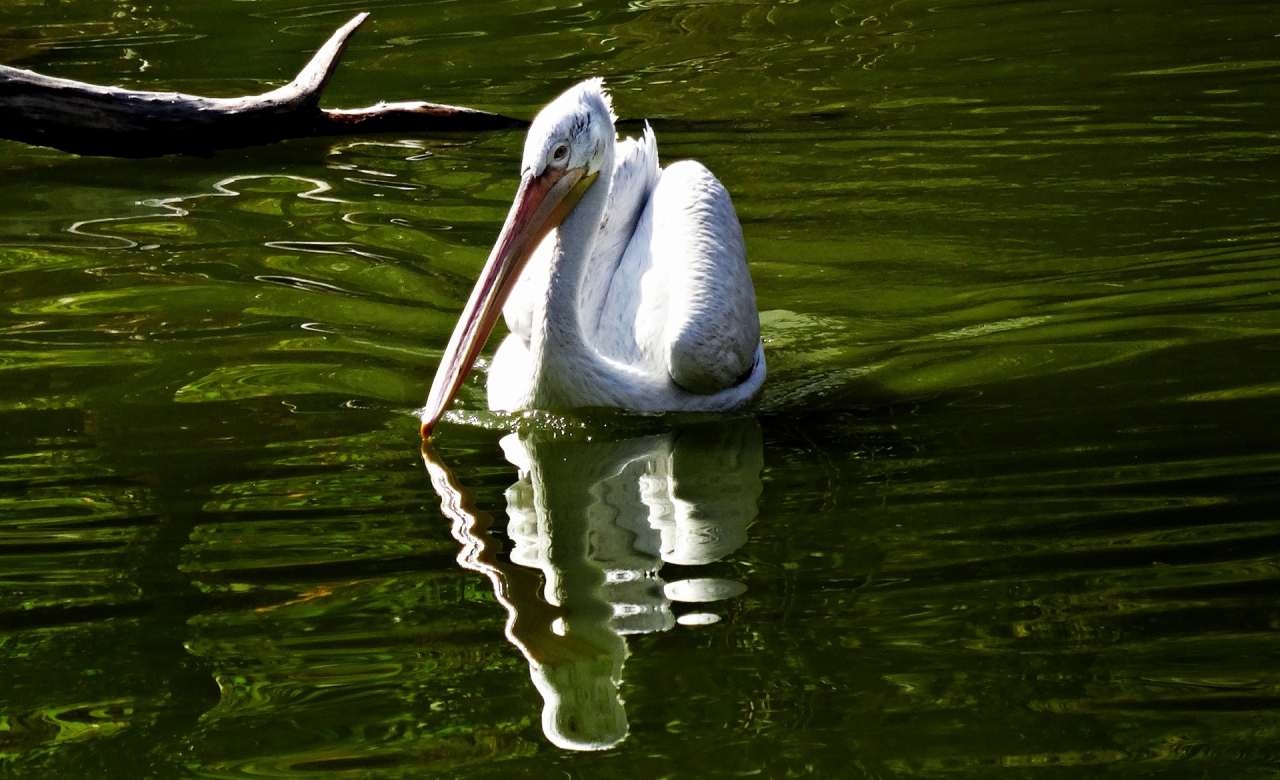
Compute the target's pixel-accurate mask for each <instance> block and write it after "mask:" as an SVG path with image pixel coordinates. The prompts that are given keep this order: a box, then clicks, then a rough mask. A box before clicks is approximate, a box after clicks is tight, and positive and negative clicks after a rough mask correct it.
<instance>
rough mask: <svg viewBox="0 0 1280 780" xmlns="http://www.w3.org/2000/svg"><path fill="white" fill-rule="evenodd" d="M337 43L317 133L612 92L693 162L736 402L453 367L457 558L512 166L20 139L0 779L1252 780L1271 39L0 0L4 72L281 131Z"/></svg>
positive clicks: (1279, 651) (1270, 473) (982, 17)
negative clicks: (604, 402)
mask: <svg viewBox="0 0 1280 780" xmlns="http://www.w3.org/2000/svg"><path fill="white" fill-rule="evenodd" d="M360 10H369V11H372V12H373V17H372V18H371V20H370V22H369V23H368V24H367V25H366V27H365V29H363V30H362V31H361V32H359V33H358V34H357V36H356V38H355V39H354V40H353V43H352V45H351V48H350V50H349V52H348V54H347V55H346V57H345V59H344V62H343V64H342V66H341V67H340V68H339V70H338V73H337V75H336V76H335V78H334V80H333V82H332V84H331V87H330V89H329V91H328V93H327V97H326V101H325V102H326V104H327V105H331V106H343V107H350V106H357V105H364V104H368V103H373V102H376V101H378V100H382V99H428V100H435V101H439V102H447V103H459V104H464V105H471V106H475V107H478V108H485V109H490V110H495V111H500V112H503V113H507V114H511V115H516V116H525V117H528V116H531V115H532V114H533V113H534V112H536V110H537V108H538V107H539V106H541V105H542V104H543V103H545V102H546V101H547V100H549V99H550V98H552V97H553V96H554V95H556V94H557V93H558V92H559V91H560V90H561V89H563V88H564V87H566V86H568V85H569V84H571V83H573V82H574V81H576V80H578V79H580V78H582V77H585V76H588V75H603V76H605V77H606V79H607V80H608V83H609V84H610V85H611V87H612V89H613V91H614V94H615V106H616V108H617V110H618V113H619V114H620V116H621V117H622V118H623V119H624V120H627V121H624V122H623V124H622V130H623V132H626V133H636V132H637V131H638V128H639V127H640V126H641V125H640V120H642V119H644V118H649V119H650V120H652V122H653V124H654V127H655V129H656V132H657V136H658V141H659V149H660V151H661V153H662V155H663V158H664V159H665V160H675V159H679V158H681V157H696V158H697V159H699V160H701V161H703V162H704V163H705V164H706V165H707V166H708V167H710V168H711V169H712V170H713V171H714V172H716V174H717V175H718V176H719V177H720V178H721V179H722V180H723V181H724V183H725V184H726V186H727V187H728V189H729V191H730V192H731V193H732V195H733V198H734V202H735V204H736V206H737V209H738V212H739V215H740V217H741V219H742V223H743V229H744V232H745V234H746V238H747V245H748V254H749V257H750V261H751V269H752V274H753V277H754V279H755V284H756V291H757V294H758V298H759V304H760V309H761V311H762V322H763V331H764V336H765V339H766V342H767V343H766V350H767V353H768V360H769V366H770V378H769V379H768V381H767V383H766V386H765V390H764V393H763V396H762V398H761V399H760V401H759V403H758V405H757V406H756V407H755V408H753V409H752V410H750V411H751V414H750V415H748V416H745V417H735V418H725V419H717V418H711V419H706V418H693V419H689V418H657V419H636V418H628V417H626V416H623V415H617V414H608V413H599V412H584V413H581V414H574V415H568V416H551V415H543V416H538V417H535V418H534V419H531V420H525V421H518V420H512V419H510V418H499V417H493V416H492V415H488V414H487V413H484V412H483V409H484V403H483V394H482V389H481V388H482V380H481V378H477V379H475V380H473V381H472V382H471V383H469V385H468V386H467V388H466V389H465V390H464V393H463V395H462V397H461V403H460V407H459V408H460V411H459V412H458V413H456V414H455V415H454V416H453V417H451V418H450V419H451V420H452V422H450V423H445V424H442V426H441V428H440V430H439V434H438V436H437V440H436V448H437V451H438V454H439V457H440V458H441V460H442V462H443V463H444V464H445V465H446V467H447V468H448V469H449V470H450V471H451V472H452V478H453V479H454V480H455V482H456V485H458V486H461V487H462V488H465V489H466V490H470V491H474V494H475V507H474V508H472V509H467V510H466V511H462V510H455V512H454V515H453V516H447V515H446V514H445V513H443V512H442V511H441V499H440V497H439V496H438V495H437V493H436V491H435V489H433V486H432V482H431V477H430V475H429V474H428V471H427V469H426V468H424V464H423V461H422V458H421V456H420V453H419V451H418V447H419V444H418V437H417V420H416V417H415V416H414V410H415V408H416V407H418V406H420V405H421V404H422V402H423V400H424V398H425V394H426V390H427V387H428V385H429V383H430V380H431V377H432V374H433V372H434V370H435V365H436V362H437V360H438V358H439V354H440V350H441V348H442V347H443V345H444V342H445V340H446V338H447V336H448V333H449V331H450V330H451V328H452V326H453V322H454V319H455V317H456V315H457V312H458V310H459V309H460V308H461V306H462V303H463V301H464V300H465V297H466V295H467V293H468V291H469V289H470V285H471V282H472V281H473V280H474V278H475V275H476V273H477V272H478V270H479V267H480V265H481V263H482V262H483V260H484V257H485V255H486V254H487V251H488V248H489V246H490V244H491V242H492V241H493V239H494V237H495V235H496V233H497V230H498V227H499V225H500V223H501V220H502V218H503V216H504V215H505V212H506V208H507V205H508V203H509V198H510V197H511V195H512V194H513V192H514V190H515V185H516V173H517V159H518V155H519V150H520V147H521V143H522V137H521V135H520V134H519V133H518V132H500V133H491V134H484V135H477V136H435V137H414V138H406V137H399V136H380V137H366V138H349V139H344V138H336V139H321V140H303V141H294V142H289V143H285V144H281V145H277V146H273V147H266V148H255V149H248V150H241V151H229V152H220V153H218V154H216V155H213V156H211V157H208V158H165V159H157V160H140V161H139V160H111V159H93V158H76V157H73V156H70V155H66V154H63V153H59V152H54V151H50V150H41V149H35V148H30V147H25V146H22V145H19V144H16V143H11V142H0V776H3V777H13V778H52V777H85V778H286V777H287V778H316V779H318V780H320V779H323V780H328V779H329V778H334V779H337V778H343V779H344V780H345V779H347V778H361V779H363V778H423V777H441V778H491V777H492V778H497V777H503V778H507V777H527V778H559V777H568V778H574V779H575V780H576V779H579V778H581V779H582V780H588V779H590V778H615V777H616V778H654V779H655V780H656V779H657V778H690V779H694V778H708V777H716V778H719V777H744V776H746V777H749V776H758V777H766V778H786V777H815V778H822V777H833V778H844V777H849V778H861V777H870V778H896V777H905V776H921V777H945V778H949V777H956V778H969V777H982V778H987V777H993V778H995V777H998V778H1073V779H1074V778H1080V777H1107V778H1116V777H1122V778H1130V777H1132V778H1137V777H1154V776H1159V777H1178V778H1227V777H1230V778H1261V777H1276V776H1277V775H1280V710H1278V707H1280V607H1278V606H1277V598H1276V597H1277V594H1280V525H1278V524H1277V515H1278V510H1280V437H1278V433H1280V411H1278V410H1277V403H1278V401H1280V212H1278V211H1277V207H1278V206H1280V188H1278V186H1277V180H1278V179H1280V122H1278V120H1277V109H1278V108H1280V8H1277V7H1276V6H1273V5H1269V4H1265V3H1245V2H1214V3H1180V4H1176V3H1167V2H1164V3H1158V2H1154V0H1135V2H1129V3H1123V4H1097V3H1089V2H1085V3H1066V2H1053V1H1042V2H996V1H995V0H966V1H957V0H929V1H928V2H895V3H891V2H881V1H879V0H873V1H872V2H870V3H869V4H856V3H839V4H832V3H831V2H830V0H827V1H826V2H807V1H804V0H801V1H800V2H791V3H783V2H779V3H776V4H768V3H747V2H742V3H730V2H713V3H710V2H709V3H676V2H666V1H664V0H648V1H646V0H636V1H635V2H632V3H630V4H628V5H625V6H624V5H623V4H621V3H607V2H599V0H586V2H575V3H568V2H558V0H547V1H546V2H542V3H528V2H502V3H497V2H495V3H449V2H443V3H424V4H416V3H394V2H388V3H346V2H339V3H328V4H312V5H308V4H303V3H298V2H288V1H287V0H264V1H263V2H253V3H247V2H241V3H212V2H203V3H183V4H173V5H150V4H132V3H120V2H87V1H85V0H72V1H71V2H58V3H54V2H38V1H37V0H29V1H21V0H18V1H15V0H0V62H2V63H4V64H8V65H14V66H18V67H26V68H32V69H36V70H39V71H41V72H44V73H48V74H51V75H57V76H66V77H72V78H80V79H85V80H91V81H97V82H110V83H118V84H123V85H127V86H133V87H137V88H148V89H177V90H182V91H187V92H197V93H205V94H220V95H228V94H237V93H244V92H249V91H258V90H260V89H265V88H267V87H269V86H274V85H278V84H280V83H282V82H284V81H286V80H288V79H289V78H290V77H291V76H292V74H293V72H294V71H295V70H296V69H297V68H298V67H299V66H300V65H301V64H302V62H304V61H305V59H306V58H307V56H309V54H310V52H311V51H312V50H313V49H314V48H315V47H316V46H317V45H318V44H319V43H320V42H321V41H322V40H323V39H324V38H325V37H326V36H327V35H328V34H329V32H331V31H332V30H333V29H335V28H336V27H337V26H339V25H340V24H341V23H342V22H344V21H346V19H348V18H350V16H351V15H353V14H354V13H355V12H357V11H360ZM513 431H514V432H515V435H514V436H511V434H512V433H513ZM508 436H510V438H506V439H505V440H504V437H508ZM500 442H502V443H500ZM504 447H505V448H506V451H507V453H508V454H510V455H511V457H512V459H513V460H515V461H516V462H521V461H522V459H523V466H524V473H523V474H522V473H521V472H520V470H518V469H517V466H516V465H513V464H512V462H509V460H508V458H507V457H506V456H504ZM446 495H448V492H447V491H446ZM463 498H465V496H463ZM463 506H464V508H465V507H466V506H467V504H466V503H465V501H464V504H463ZM468 518H471V519H470V520H468ZM490 518H491V522H492V525H491V527H489V528H488V529H487V530H483V529H484V527H485V525H486V523H488V522H490ZM455 523H456V524H457V525H456V527H455ZM468 523H470V525H468ZM455 531H456V533H457V536H456V537H455ZM460 540H461V541H460ZM463 543H465V544H466V545H467V547H465V548H464V546H463ZM481 549H483V550H487V551H488V552H487V553H485V555H487V556H488V557H487V558H486V559H485V560H486V561H487V563H483V564H482V563H477V560H479V559H478V558H471V559H469V558H468V557H467V553H466V550H471V551H472V553H474V552H475V550H481ZM460 551H461V552H464V555H463V561H464V563H465V564H467V565H460V564H459V563H458V560H457V558H458V556H459V553H460ZM513 551H514V552H513ZM468 566H469V567H470V568H468ZM485 566H489V567H490V568H489V569H487V570H486V569H485V568H484V567H485ZM486 572H487V573H488V575H490V576H486ZM494 580H497V581H498V582H499V583H500V591H501V592H502V594H503V598H502V599H499V598H496V597H495V593H494V585H493V581H494ZM744 588H745V590H744ZM544 591H545V592H547V593H549V594H550V597H551V600H552V601H556V602H558V604H559V606H557V607H552V606H548V604H547V603H546V602H545V601H543V600H542V598H543V595H542V594H543V593H544ZM677 597H678V598H677ZM713 597H715V598H713ZM693 598H713V600H710V601H698V600H691V599H693ZM509 610H515V611H516V612H518V613H519V614H520V616H521V620H522V621H523V622H522V623H520V625H519V628H518V629H517V630H515V631H514V632H513V633H514V635H515V638H516V639H517V640H518V641H517V642H515V643H512V642H511V641H508V638H507V637H506V636H504V624H505V623H506V622H507V620H508V616H509ZM711 616H714V618H713V617H711ZM715 618H718V622H714V623H708V621H711V620H713V619H715ZM677 620H679V621H681V622H677ZM686 623H693V624H695V625H686ZM698 623H702V624H701V625H697V624H698ZM620 631H624V632H629V633H622V634H620V633H619V632H620ZM522 642H523V645H522V644H521V643H522ZM531 659H532V660H531ZM535 678H538V680H539V682H538V683H536V684H535ZM557 696H559V697H560V701H561V707H560V710H559V712H560V715H561V716H562V722H560V723H558V724H557V723H555V722H553V723H551V724H550V725H549V726H544V723H543V716H542V713H543V709H544V706H546V705H547V702H548V701H553V700H555V698H556V697H557ZM575 729H576V731H575ZM557 730H559V731H557ZM568 732H573V733H576V734H578V735H579V736H580V737H582V738H584V739H586V738H590V739H595V740H596V741H597V742H600V743H601V744H613V745H614V746H613V747H612V748H611V749H608V750H604V751H600V752H577V751H573V750H566V749H563V748H561V747H557V746H556V745H555V744H553V741H552V740H551V739H550V738H549V735H551V736H554V735H555V734H557V733H560V734H563V733H568ZM619 740H620V741H619ZM562 741H563V740H562ZM615 743H616V744H615Z"/></svg>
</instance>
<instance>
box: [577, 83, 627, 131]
mask: <svg viewBox="0 0 1280 780" xmlns="http://www.w3.org/2000/svg"><path fill="white" fill-rule="evenodd" d="M578 87H579V88H581V89H582V90H583V92H585V93H587V94H589V95H595V96H598V97H599V98H600V101H601V102H602V103H604V107H605V109H607V110H608V112H609V118H610V119H612V120H613V121H614V122H617V121H618V115H617V114H615V113H613V95H610V94H609V90H608V89H606V88H605V86H604V78H603V77H601V76H596V77H594V78H589V79H587V80H586V81H584V82H582V83H581V84H579V85H578Z"/></svg>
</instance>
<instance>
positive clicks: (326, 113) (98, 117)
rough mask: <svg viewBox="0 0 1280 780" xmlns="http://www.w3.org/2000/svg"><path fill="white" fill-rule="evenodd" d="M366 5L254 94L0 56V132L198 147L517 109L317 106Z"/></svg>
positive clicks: (441, 121) (116, 147) (485, 121)
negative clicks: (150, 88)
mask: <svg viewBox="0 0 1280 780" xmlns="http://www.w3.org/2000/svg"><path fill="white" fill-rule="evenodd" d="M368 17H369V14H367V13H362V14H358V15H356V16H355V18H353V19H352V20H351V21H349V22H347V23H346V24H345V25H343V26H342V27H341V28H339V29H338V30H337V32H335V33H334V34H333V35H332V36H330V38H329V40H328V41H327V42H325V44H324V46H321V47H320V50H319V51H317V52H316V54H315V56H314V57H312V58H311V61H310V62H308V63H307V64H306V66H305V67H304V68H303V69H302V70H301V71H300V72H299V73H298V75H297V77H296V78H295V79H294V80H293V81H291V82H289V83H288V84H286V85H285V86H283V87H280V88H278V89H273V90H271V91H270V92H265V93H263V94H261V95H247V96H245V97H236V98H210V97H202V96H200V95H185V94H182V93H180V92H145V91H140V90H132V89H122V88H120V87H102V86H98V85H95V84H87V83H85V82H82V81H73V80H71V79H61V78H54V77H51V76H44V75H41V74H39V73H35V72H33V71H29V70H21V69H18V68H10V67H7V66H4V65H0V138H9V139H12V140H15V141H22V142H23V143H28V144H32V145H35V146H50V147H53V148H55V149H62V150H63V151H67V152H74V153H76V154H86V155H106V156H111V157H158V156H160V155H165V154H207V153H209V152H212V151H214V150H216V149H232V148H238V147H243V146H256V145H259V144H268V143H274V142H276V141H281V140H284V139H286V138H305V137H312V136H326V135H347V134H357V133H381V132H416V131H448V130H498V129H506V128H518V127H524V126H525V125H526V124H527V123H526V122H523V121H521V120H518V119H512V118H510V117H505V116H501V115H499V114H490V113H488V112H485V111H476V110H474V109H470V108H462V107H459V106H446V105H440V104H437V103H422V102H409V103H378V104H377V105H374V106H369V107H367V108H357V109H346V110H343V109H322V108H320V105H319V104H320V94H321V92H323V91H324V88H325V85H326V84H328V82H329V77H330V76H332V75H333V71H334V69H336V68H337V66H338V60H339V59H340V58H341V57H342V53H343V52H344V51H346V48H347V42H348V40H350V38H351V35H352V34H353V33H354V32H355V31H356V29H358V28H359V27H360V25H361V24H363V23H364V20H365V19H367V18H368Z"/></svg>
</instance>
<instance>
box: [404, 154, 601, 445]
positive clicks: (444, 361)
mask: <svg viewBox="0 0 1280 780" xmlns="http://www.w3.org/2000/svg"><path fill="white" fill-rule="evenodd" d="M585 173H586V170H585V169H583V168H570V169H567V170H565V169H555V168H547V169H546V170H545V171H543V172H542V173H541V174H539V175H537V176H534V175H533V174H531V173H530V174H525V176H524V177H523V178H522V179H521V180H520V189H519V190H518V191H517V192H516V198H515V201H514V202H513V203H512V204H511V211H510V212H509V213H508V214H507V221H506V223H504V224H503V226H502V232H501V233H499V234H498V241H497V243H496V244H494V246H493V251H492V252H490V253H489V260H488V261H487V262H486V263H485V264H484V270H482V271H481V272H480V278H479V280H477V281H476V286H475V289H473V290H472V291H471V298H470V299H469V300H468V301H467V305H466V306H465V307H464V308H463V310H462V316H461V317H459V318H458V324H457V326H455V327H454V329H453V335H452V336H450V337H449V346H447V347H445V350H444V355H443V357H441V359H440V368H438V369H437V370H436V378H435V380H434V381H433V382H432V383H431V393H430V394H429V395H428V396H427V405H426V407H424V408H423V410H422V438H424V439H426V438H428V437H430V436H431V430H432V429H433V428H434V427H435V425H436V423H437V422H439V421H440V418H441V417H442V416H443V415H444V412H445V409H446V408H447V407H448V406H449V404H450V402H452V401H453V397H454V396H455V395H457V393H458V388H459V387H461V386H462V382H463V380H465V379H466V378H467V374H469V373H470V372H471V367H472V366H474V365H475V363H476V358H477V357H479V356H480V350H482V349H484V343H485V341H487V340H488V338H489V334H490V333H492V332H493V326H494V325H496V324H497V323H498V317H499V316H500V315H501V314H502V306H503V304H505V303H506V302H507V296H509V295H510V294H511V289H512V288H513V287H515V283H516V280H517V279H519V278H520V272H521V271H522V270H524V266H525V263H526V262H528V260H529V256H530V255H532V254H533V250H535V249H537V247H538V244H540V243H541V242H542V239H543V238H544V237H545V236H546V235H547V233H549V232H550V231H551V229H552V228H554V227H557V226H558V225H559V224H560V223H561V222H562V221H563V220H564V218H565V215H567V214H568V213H569V212H570V211H571V210H572V209H573V207H574V206H576V205H577V204H578V200H579V199H581V197H582V193H583V191H585V189H586V187H585V186H579V185H580V184H582V183H585V184H588V185H589V184H590V179H594V178H595V177H594V176H589V177H585V178H584V174H585Z"/></svg>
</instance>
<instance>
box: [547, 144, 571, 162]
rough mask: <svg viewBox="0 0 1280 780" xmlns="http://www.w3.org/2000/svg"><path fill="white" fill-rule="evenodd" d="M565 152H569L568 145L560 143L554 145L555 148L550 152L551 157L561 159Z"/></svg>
mask: <svg viewBox="0 0 1280 780" xmlns="http://www.w3.org/2000/svg"><path fill="white" fill-rule="evenodd" d="M567 154H569V147H567V146H565V145H564V144H560V145H559V146H557V147H556V150H555V151H554V152H552V153H551V159H553V160H563V159H564V158H565V155H567Z"/></svg>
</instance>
